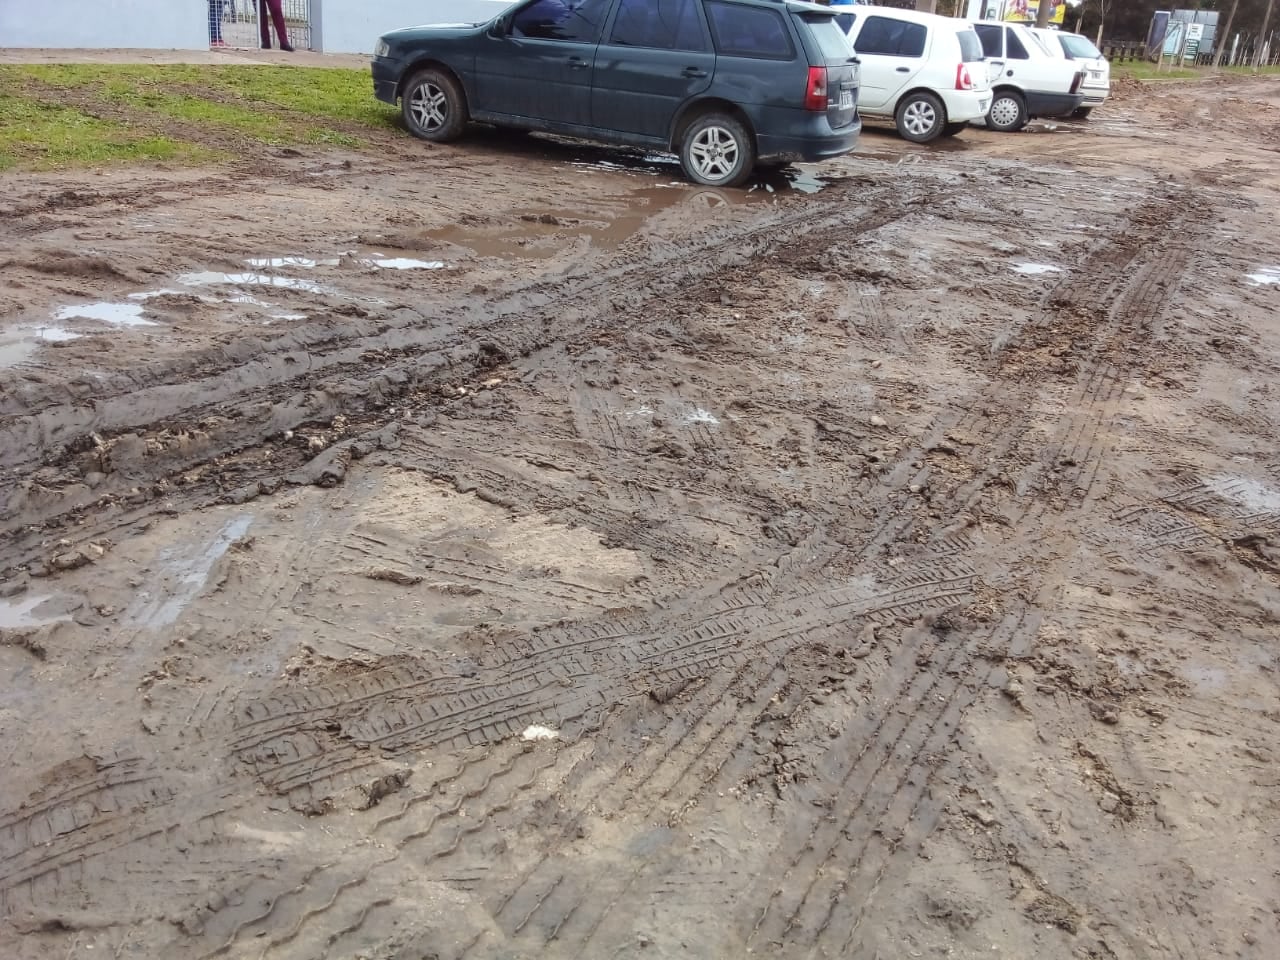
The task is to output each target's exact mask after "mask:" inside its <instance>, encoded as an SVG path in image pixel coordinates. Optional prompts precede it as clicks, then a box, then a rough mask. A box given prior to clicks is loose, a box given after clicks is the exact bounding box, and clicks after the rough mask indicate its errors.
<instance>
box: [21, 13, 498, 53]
mask: <svg viewBox="0 0 1280 960" xmlns="http://www.w3.org/2000/svg"><path fill="white" fill-rule="evenodd" d="M9 2H11V0H0V4H3V3H9ZM509 6H511V0H311V45H312V46H313V47H314V48H315V49H317V50H323V51H324V52H325V53H372V52H373V45H374V44H375V43H377V41H378V37H380V36H382V35H383V34H384V33H388V32H390V31H392V30H397V29H399V28H400V27H417V26H421V25H423V24H427V23H472V22H475V23H479V22H483V21H485V20H491V19H493V18H494V17H496V16H497V15H498V14H500V13H501V12H502V11H503V10H505V9H506V8H507V7H509Z"/></svg>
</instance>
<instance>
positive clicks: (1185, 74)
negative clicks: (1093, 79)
mask: <svg viewBox="0 0 1280 960" xmlns="http://www.w3.org/2000/svg"><path fill="white" fill-rule="evenodd" d="M1111 75H1112V76H1113V77H1131V78H1132V79H1134V80H1194V79H1196V78H1197V77H1200V76H1204V75H1205V74H1204V73H1203V72H1202V71H1201V70H1198V69H1196V68H1195V67H1174V66H1172V65H1171V64H1165V65H1164V66H1163V67H1157V66H1156V65H1155V64H1154V63H1148V62H1147V61H1145V60H1142V61H1136V60H1134V61H1130V62H1128V63H1113V64H1112V65H1111Z"/></svg>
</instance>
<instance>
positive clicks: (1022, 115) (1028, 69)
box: [973, 20, 1084, 131]
mask: <svg viewBox="0 0 1280 960" xmlns="http://www.w3.org/2000/svg"><path fill="white" fill-rule="evenodd" d="M973 29H974V30H976V31H977V32H978V39H979V40H981V41H982V49H983V52H985V53H986V55H987V58H988V64H989V65H990V67H991V71H992V74H993V75H994V76H993V77H992V80H991V110H990V111H989V112H988V113H987V128H988V129H990V130H1000V131H1014V130H1021V129H1022V128H1023V127H1025V126H1026V125H1027V121H1028V120H1031V119H1032V118H1034V117H1066V116H1070V115H1071V114H1072V113H1074V112H1075V111H1076V110H1077V109H1078V108H1079V107H1080V105H1081V104H1082V103H1084V95H1083V94H1081V93H1080V86H1081V84H1082V83H1083V82H1084V71H1083V70H1082V69H1081V68H1080V67H1079V66H1078V65H1077V64H1075V63H1072V62H1071V61H1068V60H1065V59H1063V58H1062V57H1055V56H1052V55H1051V54H1050V53H1049V51H1048V50H1046V49H1045V48H1044V45H1043V44H1042V43H1041V42H1040V41H1039V40H1038V39H1036V36H1035V34H1033V33H1032V32H1031V31H1030V30H1028V29H1027V28H1026V27H1024V26H1022V25H1021V24H1018V23H1000V22H990V21H986V20H980V21H976V22H974V24H973Z"/></svg>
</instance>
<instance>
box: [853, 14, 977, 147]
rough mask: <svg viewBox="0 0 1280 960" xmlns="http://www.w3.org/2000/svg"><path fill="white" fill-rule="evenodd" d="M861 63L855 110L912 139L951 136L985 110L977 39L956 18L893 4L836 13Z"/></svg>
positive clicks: (971, 29)
mask: <svg viewBox="0 0 1280 960" xmlns="http://www.w3.org/2000/svg"><path fill="white" fill-rule="evenodd" d="M836 22H837V23H839V24H840V25H841V26H842V27H844V28H845V30H846V31H847V32H848V34H849V40H850V42H851V43H852V44H853V49H854V51H855V52H856V53H857V55H858V60H859V62H860V63H861V64H862V67H861V74H862V84H861V86H860V87H859V88H858V112H859V113H861V114H862V115H863V116H867V117H884V118H886V119H891V120H892V121H893V122H894V125H895V126H896V127H897V128H898V133H900V134H901V135H902V136H903V137H905V138H906V139H908V140H914V141H915V142H916V143H927V142H929V141H930V140H934V139H936V138H938V137H953V136H955V135H956V134H957V133H959V132H960V131H961V130H963V129H964V128H965V127H966V126H968V124H969V121H971V120H980V119H981V118H982V117H984V116H986V114H987V110H988V108H989V107H990V106H991V87H990V84H989V83H988V80H987V66H986V64H985V63H983V56H984V55H983V52H982V42H981V41H980V40H979V39H978V35H977V33H975V32H974V30H973V27H971V26H970V25H969V24H967V23H965V22H964V21H961V20H953V19H951V18H950V17H939V16H935V15H933V14H931V13H916V12H915V11H914V10H898V9H895V8H893V7H857V8H855V10H854V11H853V12H849V13H845V12H843V11H842V12H841V13H840V14H839V15H838V16H837V17H836Z"/></svg>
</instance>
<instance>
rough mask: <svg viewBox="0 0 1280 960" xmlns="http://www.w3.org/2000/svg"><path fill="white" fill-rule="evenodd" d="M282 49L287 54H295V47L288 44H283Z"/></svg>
mask: <svg viewBox="0 0 1280 960" xmlns="http://www.w3.org/2000/svg"><path fill="white" fill-rule="evenodd" d="M280 49H281V50H283V51H284V52H285V53H293V47H292V46H290V45H289V44H287V43H283V44H281V45H280Z"/></svg>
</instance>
